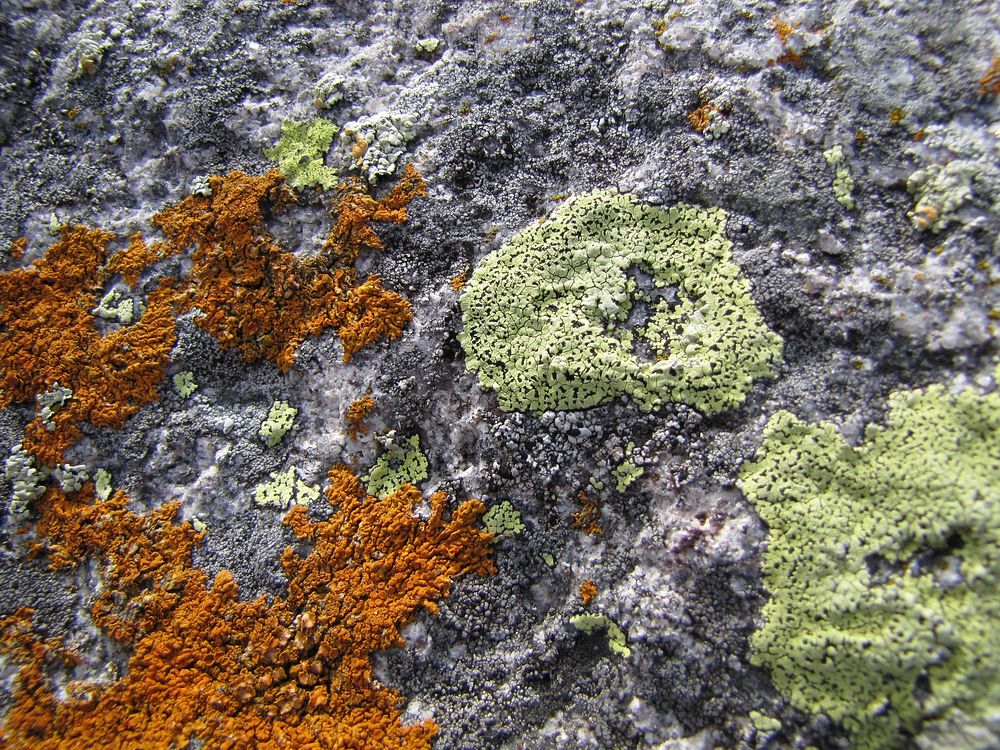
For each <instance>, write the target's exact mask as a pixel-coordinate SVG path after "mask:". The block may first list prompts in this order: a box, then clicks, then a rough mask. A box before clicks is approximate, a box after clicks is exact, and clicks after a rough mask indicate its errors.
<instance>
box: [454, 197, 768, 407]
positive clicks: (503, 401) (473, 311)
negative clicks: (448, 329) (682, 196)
mask: <svg viewBox="0 0 1000 750" xmlns="http://www.w3.org/2000/svg"><path fill="white" fill-rule="evenodd" d="M725 218H726V214H725V212H724V211H722V210H721V209H718V208H699V207H695V206H684V205H681V206H675V207H673V208H670V209H660V208H656V207H653V206H646V205H643V204H641V203H640V202H639V201H638V200H637V199H636V198H634V197H632V196H629V195H622V194H619V193H618V192H616V191H614V190H598V191H595V192H592V193H589V194H587V195H583V196H580V197H578V198H575V199H573V200H571V201H569V202H568V203H566V204H565V205H563V206H562V207H560V208H559V209H557V210H556V211H555V212H554V213H553V214H552V216H551V217H550V218H549V220H548V221H545V222H544V223H542V224H540V225H537V226H532V227H530V228H528V229H526V230H524V231H522V232H520V233H519V234H517V235H516V236H515V237H514V238H513V239H511V240H510V242H508V243H507V244H506V245H504V246H503V247H502V248H500V249H499V250H498V251H496V252H494V253H493V254H491V255H489V256H487V257H486V258H485V259H484V260H483V261H482V262H481V263H480V264H479V266H478V267H477V268H476V270H475V272H474V273H473V275H472V278H471V279H470V280H469V283H468V284H467V285H466V287H465V292H464V294H463V295H462V299H461V304H462V321H463V325H464V330H463V331H462V333H461V334H460V337H459V338H460V341H461V343H462V346H463V347H464V349H465V353H466V365H467V367H468V368H469V369H471V370H475V371H476V372H477V373H478V376H479V382H480V383H481V384H482V385H483V386H484V387H486V388H489V389H491V390H494V391H496V392H497V398H498V401H499V405H500V408H501V409H504V410H505V411H512V410H523V411H531V412H534V413H539V412H542V411H545V410H547V409H584V408H587V407H590V406H595V405H597V404H601V403H604V402H606V401H610V400H611V399H613V398H616V397H618V396H621V395H628V396H630V397H631V398H633V399H634V400H635V401H636V402H637V403H638V404H639V405H640V406H641V407H642V408H643V409H645V410H652V409H656V408H658V407H659V406H661V405H662V404H664V403H667V402H670V401H680V402H683V403H686V404H690V405H692V406H694V407H696V408H698V409H701V410H702V411H705V412H707V413H716V412H719V411H722V410H724V409H728V408H731V407H733V406H737V405H738V404H740V403H742V401H743V399H744V398H745V396H746V392H747V391H748V390H749V389H750V386H751V383H752V381H753V379H754V378H758V377H763V376H769V375H773V374H774V365H775V363H777V362H778V360H779V359H780V357H781V339H780V338H779V337H778V336H777V335H775V334H774V333H772V332H771V331H769V330H768V328H767V326H766V325H765V324H764V321H763V319H762V318H761V315H760V313H759V312H758V310H757V308H756V307H755V306H754V304H753V300H752V299H751V298H750V288H749V283H748V282H747V280H746V278H745V277H744V276H743V274H742V273H741V271H740V269H739V267H737V266H736V265H735V264H734V263H733V262H732V261H731V259H730V253H729V250H730V247H731V243H730V242H729V240H727V239H726V238H725V235H724V233H723V228H724V223H725Z"/></svg>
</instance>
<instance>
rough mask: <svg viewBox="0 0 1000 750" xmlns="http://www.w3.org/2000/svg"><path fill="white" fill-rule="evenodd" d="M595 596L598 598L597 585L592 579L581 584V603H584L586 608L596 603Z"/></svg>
mask: <svg viewBox="0 0 1000 750" xmlns="http://www.w3.org/2000/svg"><path fill="white" fill-rule="evenodd" d="M595 596H597V584H596V583H594V581H593V580H592V579H588V580H586V581H584V582H583V583H581V584H580V601H582V602H583V604H584V606H586V605H588V604H590V603H591V602H592V601H594V597H595Z"/></svg>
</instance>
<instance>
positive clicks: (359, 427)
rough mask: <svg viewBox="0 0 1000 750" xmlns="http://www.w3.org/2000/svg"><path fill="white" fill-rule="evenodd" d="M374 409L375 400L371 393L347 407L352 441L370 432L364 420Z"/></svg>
mask: <svg viewBox="0 0 1000 750" xmlns="http://www.w3.org/2000/svg"><path fill="white" fill-rule="evenodd" d="M374 408H375V399H373V398H372V397H371V394H370V393H366V394H365V395H364V396H362V397H361V398H359V399H355V400H354V401H352V402H351V405H350V406H348V407H347V427H348V430H347V434H348V435H349V436H350V438H351V439H352V440H355V439H357V437H358V435H364V434H365V433H367V432H368V426H367V425H366V424H365V423H364V420H365V417H367V416H368V415H369V414H370V413H371V411H372V409H374Z"/></svg>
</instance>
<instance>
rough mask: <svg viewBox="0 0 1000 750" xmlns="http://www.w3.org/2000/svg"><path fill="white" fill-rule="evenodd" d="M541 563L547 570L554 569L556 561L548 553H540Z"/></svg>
mask: <svg viewBox="0 0 1000 750" xmlns="http://www.w3.org/2000/svg"><path fill="white" fill-rule="evenodd" d="M542 562H543V563H545V565H546V566H547V567H549V568H551V567H554V566H555V564H556V559H555V558H554V557H553V556H552V555H551V554H549V553H548V552H543V553H542Z"/></svg>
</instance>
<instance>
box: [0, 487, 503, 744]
mask: <svg viewBox="0 0 1000 750" xmlns="http://www.w3.org/2000/svg"><path fill="white" fill-rule="evenodd" d="M327 497H328V499H329V501H330V504H331V505H332V506H333V507H335V508H336V511H335V512H334V513H333V515H332V516H331V517H330V518H329V519H328V520H324V521H313V520H310V519H309V517H308V514H307V512H306V510H305V509H304V507H302V506H296V507H295V508H293V509H292V510H291V511H289V513H288V514H287V516H286V517H285V523H286V524H287V525H288V526H289V527H290V528H291V529H292V531H293V532H294V533H295V535H296V537H297V538H298V539H299V540H300V542H302V543H307V544H309V545H310V546H311V550H310V551H309V553H308V554H307V555H306V556H305V557H303V556H302V555H300V554H299V553H298V552H296V551H294V550H292V549H291V548H288V549H286V550H285V552H284V553H283V555H282V557H281V563H282V566H283V568H284V570H285V573H286V575H287V576H288V579H289V583H288V590H287V594H286V595H285V596H284V597H277V598H275V599H273V600H272V601H271V602H270V603H269V602H268V601H267V600H266V599H265V598H264V597H261V598H259V599H257V600H255V601H252V602H244V601H240V600H239V599H238V586H237V584H236V582H235V580H234V579H233V577H232V576H231V575H230V574H229V573H228V572H226V571H222V572H220V573H219V574H218V575H217V576H216V577H215V579H214V581H212V582H211V584H209V582H208V579H207V575H206V574H205V572H204V571H202V570H199V569H197V568H194V567H192V566H191V554H192V550H193V549H194V547H195V546H196V545H197V544H198V542H199V541H200V539H201V537H200V535H199V534H197V533H196V532H195V531H194V529H193V528H192V527H191V526H190V525H189V524H187V523H183V524H176V523H174V521H173V518H174V516H175V515H176V513H177V510H178V503H168V504H165V505H164V506H162V507H161V508H159V509H157V510H154V511H152V512H150V513H148V514H146V515H139V514H136V513H135V512H133V511H131V510H129V508H128V504H129V499H128V497H126V496H125V495H124V494H123V493H117V494H116V495H114V496H113V497H112V498H111V499H110V500H108V501H106V502H103V503H101V502H96V501H95V500H94V498H93V490H92V487H91V486H90V485H88V486H87V487H85V489H84V491H83V492H81V493H77V494H76V495H75V496H72V497H67V496H66V495H64V494H62V493H61V492H60V491H59V490H57V489H52V490H49V492H48V493H47V494H46V496H45V497H44V498H42V501H41V502H40V503H39V514H40V520H39V523H38V534H39V538H40V539H41V540H42V541H41V542H40V543H39V548H38V551H39V552H40V553H41V552H45V553H46V554H47V555H48V557H49V561H50V565H51V566H52V567H53V568H64V567H70V566H77V565H81V564H86V563H87V562H88V561H90V560H93V561H95V562H96V567H97V570H98V571H99V573H100V575H101V580H102V584H103V585H102V591H101V593H100V594H98V596H97V597H96V599H95V600H94V602H93V605H92V609H91V611H92V616H93V619H94V622H95V623H96V624H97V625H98V626H99V627H101V628H102V629H103V630H105V631H106V632H107V634H108V635H109V636H110V637H111V638H113V639H115V640H116V641H119V642H121V643H122V644H124V645H126V646H128V647H129V648H130V649H131V655H130V658H129V660H128V668H127V671H126V673H125V674H124V676H122V677H121V678H120V679H118V680H116V681H114V682H112V683H111V684H99V683H92V684H86V683H77V684H76V685H75V686H74V687H75V689H74V690H73V691H71V692H70V693H69V697H67V698H62V697H57V695H58V691H57V689H56V688H55V687H54V686H53V685H52V684H51V682H50V679H49V678H48V677H47V674H46V669H45V664H46V662H47V661H48V662H51V660H52V658H54V657H59V656H60V654H61V652H60V651H59V650H58V648H59V644H57V643H54V642H52V643H48V642H46V641H43V640H42V639H41V638H40V637H38V636H34V635H32V634H31V633H30V632H29V631H27V629H26V624H25V623H26V621H27V614H26V613H25V612H20V613H19V614H18V615H16V616H14V617H13V618H7V619H6V620H3V621H0V628H2V631H0V632H2V635H3V643H4V645H3V650H5V651H6V652H7V653H8V654H9V655H11V656H12V657H14V658H15V659H16V660H18V661H20V662H21V664H22V667H21V670H20V674H19V678H18V682H17V684H16V687H15V691H14V704H13V707H12V708H11V710H10V712H9V713H8V715H7V718H6V722H5V725H4V726H3V728H2V734H0V744H4V745H5V746H10V747H29V746H30V747H32V748H38V749H40V750H46V749H49V748H60V749H61V748H67V749H68V748H78V747H111V746H114V747H121V748H147V747H163V748H166V747H187V746H189V744H190V743H191V742H192V741H194V740H197V741H198V742H200V743H203V744H204V746H205V747H219V748H236V747H251V746H252V747H258V748H288V747H301V748H316V749H318V748H379V750H381V749H382V748H390V749H391V748H429V747H430V741H431V739H432V737H433V736H434V734H435V732H436V729H437V727H436V725H435V724H434V722H433V721H431V720H427V721H425V722H423V723H421V724H417V725H412V726H405V725H403V723H402V720H401V717H400V709H399V704H400V702H401V700H402V696H401V695H400V694H399V693H398V692H396V691H395V690H392V689H390V688H387V687H384V686H381V685H379V684H378V683H376V682H375V681H374V678H373V676H372V665H371V654H372V653H373V652H375V651H381V650H384V649H387V648H390V647H394V646H400V645H403V639H402V637H401V636H400V632H399V628H400V626H401V625H403V624H404V623H406V622H407V621H408V620H409V619H410V618H411V617H412V616H413V614H414V613H415V612H416V610H417V609H418V608H420V607H423V608H424V609H426V610H428V611H429V612H431V613H433V612H435V611H436V609H437V605H436V603H435V602H436V601H437V600H439V599H441V598H442V597H445V596H447V595H448V593H449V589H450V584H451V579H452V578H453V577H455V576H457V575H460V574H464V573H469V572H474V573H478V574H480V575H484V574H488V573H492V572H494V567H493V564H492V562H491V560H490V549H489V536H490V535H489V534H487V533H486V532H483V531H481V530H479V529H477V528H476V526H475V523H476V521H477V519H478V517H479V516H480V514H481V513H482V511H483V504H482V503H481V502H479V501H478V500H469V501H466V502H465V503H462V504H461V505H459V506H458V507H457V508H456V509H455V510H454V511H453V512H452V514H451V518H450V520H446V519H445V507H446V505H447V499H446V497H445V495H444V494H443V493H435V494H434V495H432V496H431V498H430V507H431V513H430V516H429V517H428V518H426V520H421V519H420V518H418V517H417V516H416V515H414V510H415V509H416V507H417V506H418V505H421V504H422V502H423V501H422V497H421V494H420V491H419V490H417V489H416V488H415V487H413V486H412V485H404V486H403V487H401V488H400V489H399V490H397V491H396V492H394V493H393V494H391V495H389V496H387V497H385V498H383V499H376V498H374V497H370V496H367V495H366V494H365V492H364V489H363V488H362V486H361V483H360V481H359V480H358V479H357V478H356V477H355V476H354V475H353V474H351V473H350V472H349V471H348V470H347V469H346V468H344V467H336V468H334V469H331V470H330V472H329V488H328V490H327Z"/></svg>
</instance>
